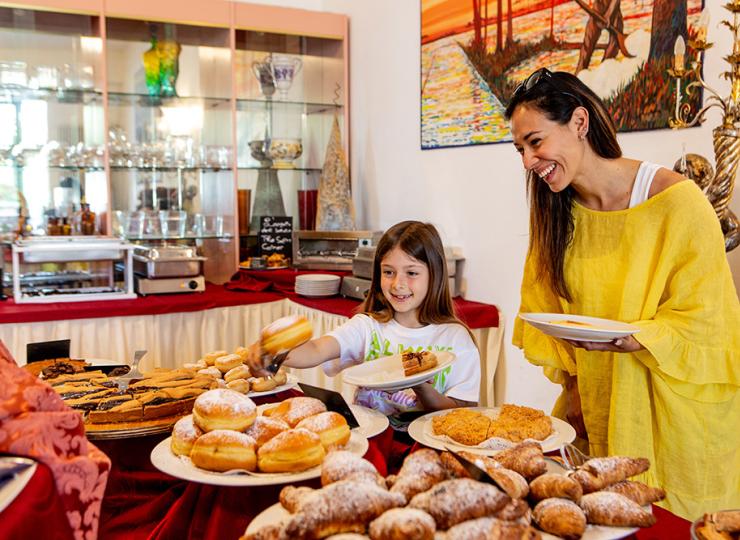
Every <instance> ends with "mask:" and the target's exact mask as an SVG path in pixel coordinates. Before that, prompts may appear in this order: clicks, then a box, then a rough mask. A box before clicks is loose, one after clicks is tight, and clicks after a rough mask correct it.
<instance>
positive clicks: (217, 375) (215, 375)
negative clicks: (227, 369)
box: [198, 366, 221, 379]
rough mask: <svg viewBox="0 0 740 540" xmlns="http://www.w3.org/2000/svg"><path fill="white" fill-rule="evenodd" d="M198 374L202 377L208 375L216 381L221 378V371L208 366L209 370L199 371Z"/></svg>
mask: <svg viewBox="0 0 740 540" xmlns="http://www.w3.org/2000/svg"><path fill="white" fill-rule="evenodd" d="M198 373H199V374H201V375H208V376H209V377H213V378H214V379H220V378H221V370H220V369H218V368H217V367H216V366H208V367H207V368H203V369H199V370H198Z"/></svg>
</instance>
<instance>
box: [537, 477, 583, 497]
mask: <svg viewBox="0 0 740 540" xmlns="http://www.w3.org/2000/svg"><path fill="white" fill-rule="evenodd" d="M529 496H530V497H531V499H532V500H533V501H534V502H539V501H541V500H543V499H550V498H553V497H557V498H560V499H570V500H571V501H573V502H575V503H578V502H579V501H580V500H581V497H582V496H583V488H581V484H579V483H578V482H577V481H576V480H575V479H573V478H569V477H567V476H563V475H562V474H554V473H548V474H543V475H542V476H538V477H537V478H535V479H534V480H532V482H531V483H530V484H529Z"/></svg>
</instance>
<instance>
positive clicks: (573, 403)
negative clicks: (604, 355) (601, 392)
mask: <svg viewBox="0 0 740 540" xmlns="http://www.w3.org/2000/svg"><path fill="white" fill-rule="evenodd" d="M565 396H566V404H565V419H566V420H568V423H569V424H570V425H571V426H573V428H574V429H575V430H576V435H578V437H580V438H581V439H586V440H588V432H587V431H586V424H585V423H584V421H583V410H582V409H581V394H579V393H578V379H577V378H576V377H571V378H569V379H568V380H567V381H566V383H565Z"/></svg>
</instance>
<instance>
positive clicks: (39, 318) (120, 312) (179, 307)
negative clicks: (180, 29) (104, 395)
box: [0, 269, 504, 405]
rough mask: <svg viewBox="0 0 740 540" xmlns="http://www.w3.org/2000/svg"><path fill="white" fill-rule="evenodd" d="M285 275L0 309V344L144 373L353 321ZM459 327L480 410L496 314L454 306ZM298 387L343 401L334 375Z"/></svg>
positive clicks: (495, 340)
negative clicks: (57, 346)
mask: <svg viewBox="0 0 740 540" xmlns="http://www.w3.org/2000/svg"><path fill="white" fill-rule="evenodd" d="M303 273H333V274H338V275H346V273H341V272H304V271H297V270H292V269H287V270H274V271H257V270H252V271H246V270H241V271H239V273H238V274H236V275H235V276H234V278H233V279H232V281H231V282H229V283H227V284H225V285H213V284H208V285H207V287H206V291H205V292H203V293H192V294H169V295H152V296H146V297H139V298H135V299H131V300H112V301H95V302H64V303H62V302H60V303H52V304H20V305H18V304H15V303H14V302H13V300H7V301H5V302H0V340H2V341H3V342H4V343H5V345H6V346H7V347H8V349H9V350H10V351H11V352H12V353H13V355H14V356H15V358H16V359H17V361H18V362H19V363H21V364H24V363H25V361H26V360H25V358H26V344H28V343H32V342H37V341H48V340H54V339H71V354H72V356H73V357H77V358H91V359H96V358H103V359H112V360H115V361H117V362H121V363H128V362H130V359H132V358H133V354H134V351H136V350H139V349H146V350H148V351H149V354H148V355H147V356H146V357H145V358H144V360H143V361H142V368H143V369H151V368H153V367H167V368H174V367H178V366H181V365H182V364H183V363H185V362H192V361H195V360H197V359H198V358H200V357H201V356H202V355H204V354H205V353H207V352H210V351H215V350H219V349H226V350H232V351H233V350H234V349H235V348H236V347H238V346H241V345H247V344H250V343H253V342H254V341H256V340H257V338H258V336H259V332H260V330H261V329H262V328H263V327H264V326H266V325H267V324H268V323H270V322H272V321H273V320H275V319H277V318H278V317H282V316H284V315H288V314H293V313H299V314H302V315H305V316H307V317H308V318H309V319H310V320H311V322H312V323H313V325H314V329H315V330H314V331H315V334H314V335H315V336H320V335H323V334H325V333H326V332H328V331H330V330H332V329H334V328H336V327H337V326H339V325H340V324H342V323H343V322H345V321H346V320H347V318H348V317H350V316H352V314H353V313H354V312H355V310H356V309H357V307H358V306H359V302H358V301H356V300H352V299H348V298H342V297H340V296H335V297H331V298H305V297H301V296H298V295H297V294H295V292H293V287H294V283H295V278H296V276H298V275H300V274H303ZM455 308H456V309H457V311H458V313H459V315H460V317H461V319H462V320H463V321H465V322H466V324H468V325H469V326H470V327H471V328H472V329H473V333H474V335H475V337H476V339H477V341H478V345H479V347H480V349H481V380H482V381H484V382H485V384H484V385H481V403H482V404H483V405H493V404H494V387H495V385H494V374H495V372H496V367H497V365H498V362H499V360H500V359H501V356H502V355H503V351H504V347H503V346H502V345H503V337H504V325H503V321H502V319H501V317H500V313H499V311H498V310H497V309H496V307H495V306H492V305H490V304H482V303H479V302H471V301H468V300H464V299H462V298H456V299H455ZM297 375H298V377H299V379H300V380H301V381H303V382H306V383H309V384H313V385H316V386H323V387H326V388H332V389H334V390H337V391H342V392H343V393H348V394H349V393H350V392H351V391H352V390H351V388H349V387H348V386H347V385H343V383H342V381H341V375H340V376H337V377H333V378H332V377H327V376H325V375H324V374H323V371H321V370H304V371H301V372H298V373H297Z"/></svg>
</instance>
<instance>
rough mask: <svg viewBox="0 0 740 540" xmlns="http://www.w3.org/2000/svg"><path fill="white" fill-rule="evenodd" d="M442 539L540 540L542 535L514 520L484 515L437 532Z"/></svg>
mask: <svg viewBox="0 0 740 540" xmlns="http://www.w3.org/2000/svg"><path fill="white" fill-rule="evenodd" d="M437 535H438V536H437V537H436V538H439V539H440V540H491V539H492V538H495V539H501V540H540V539H541V538H542V536H541V535H540V533H539V532H537V531H536V530H535V529H533V528H532V527H530V526H528V525H525V524H523V523H516V522H513V521H501V520H500V519H496V518H493V517H482V518H478V519H471V520H470V521H463V522H462V523H460V524H458V525H455V526H454V527H450V529H449V530H448V531H447V532H446V533H441V534H440V533H437Z"/></svg>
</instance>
